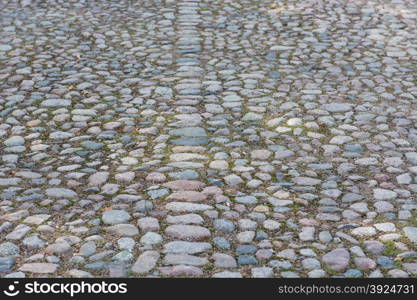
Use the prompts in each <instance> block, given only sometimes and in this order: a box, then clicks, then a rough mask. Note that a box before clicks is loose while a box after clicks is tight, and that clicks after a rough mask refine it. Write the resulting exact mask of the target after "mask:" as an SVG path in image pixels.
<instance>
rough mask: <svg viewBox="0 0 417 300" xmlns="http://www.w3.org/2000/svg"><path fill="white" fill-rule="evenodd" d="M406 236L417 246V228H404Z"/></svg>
mask: <svg viewBox="0 0 417 300" xmlns="http://www.w3.org/2000/svg"><path fill="white" fill-rule="evenodd" d="M403 230H404V233H405V236H406V237H407V238H408V239H409V240H410V241H411V242H413V243H414V244H417V227H404V228H403Z"/></svg>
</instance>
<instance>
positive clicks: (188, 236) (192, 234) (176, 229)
mask: <svg viewBox="0 0 417 300" xmlns="http://www.w3.org/2000/svg"><path fill="white" fill-rule="evenodd" d="M165 233H166V234H167V235H169V236H171V237H173V238H179V239H184V240H202V239H205V238H208V237H210V235H211V234H210V231H209V230H208V229H207V228H205V227H201V226H195V225H170V226H168V227H167V228H166V229H165Z"/></svg>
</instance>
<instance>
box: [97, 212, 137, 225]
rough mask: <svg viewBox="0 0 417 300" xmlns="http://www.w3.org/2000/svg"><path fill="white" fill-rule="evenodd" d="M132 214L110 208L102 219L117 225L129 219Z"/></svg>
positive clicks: (106, 222)
mask: <svg viewBox="0 0 417 300" xmlns="http://www.w3.org/2000/svg"><path fill="white" fill-rule="evenodd" d="M130 218H131V216H130V215H129V214H128V213H127V212H126V211H124V210H116V209H115V210H108V211H105V212H104V213H103V216H102V220H103V223H104V224H107V225H116V224H122V223H126V222H127V221H129V220H130Z"/></svg>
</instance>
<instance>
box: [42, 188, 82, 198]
mask: <svg viewBox="0 0 417 300" xmlns="http://www.w3.org/2000/svg"><path fill="white" fill-rule="evenodd" d="M45 192H46V195H47V196H49V197H52V198H67V199H73V198H77V193H76V192H74V191H73V190H70V189H65V188H49V189H46V191H45Z"/></svg>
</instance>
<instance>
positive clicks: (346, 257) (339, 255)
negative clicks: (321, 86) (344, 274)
mask: <svg viewBox="0 0 417 300" xmlns="http://www.w3.org/2000/svg"><path fill="white" fill-rule="evenodd" d="M349 261H350V254H349V252H348V251H347V250H346V249H343V248H339V249H335V250H333V251H330V252H329V253H327V254H325V255H324V256H323V262H324V263H325V264H326V265H327V266H328V267H329V268H330V269H332V270H334V271H338V272H341V271H344V270H345V269H346V268H347V267H348V265H349Z"/></svg>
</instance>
